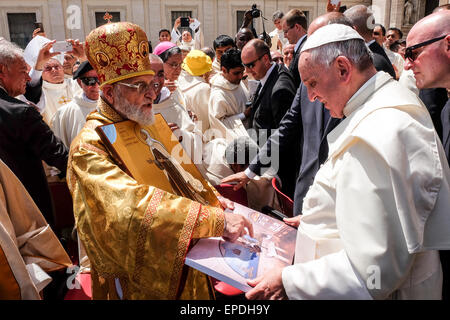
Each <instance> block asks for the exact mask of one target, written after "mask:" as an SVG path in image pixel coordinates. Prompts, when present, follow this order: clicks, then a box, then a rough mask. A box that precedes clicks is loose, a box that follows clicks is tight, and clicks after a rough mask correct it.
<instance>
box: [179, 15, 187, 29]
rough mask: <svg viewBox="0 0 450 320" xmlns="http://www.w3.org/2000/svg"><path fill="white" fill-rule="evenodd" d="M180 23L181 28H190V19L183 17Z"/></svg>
mask: <svg viewBox="0 0 450 320" xmlns="http://www.w3.org/2000/svg"><path fill="white" fill-rule="evenodd" d="M180 22H181V25H180V26H181V27H182V28H187V27H189V18H188V17H181V18H180Z"/></svg>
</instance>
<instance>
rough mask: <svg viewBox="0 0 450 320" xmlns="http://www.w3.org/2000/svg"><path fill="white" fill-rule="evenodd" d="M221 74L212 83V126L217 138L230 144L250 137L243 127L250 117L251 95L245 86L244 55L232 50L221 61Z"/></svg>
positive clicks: (210, 117) (210, 120)
mask: <svg viewBox="0 0 450 320" xmlns="http://www.w3.org/2000/svg"><path fill="white" fill-rule="evenodd" d="M220 64H221V72H220V73H218V74H217V75H215V76H214V77H213V78H212V79H211V95H210V98H209V123H210V126H211V130H214V131H215V132H214V133H213V137H214V138H224V139H226V140H227V141H228V142H231V141H233V140H234V139H235V138H237V137H240V136H248V134H247V131H246V128H245V125H244V123H247V122H248V119H249V117H250V107H246V103H247V102H248V101H249V96H250V94H249V91H248V89H247V87H246V86H245V85H244V83H243V82H242V77H243V75H244V70H245V69H244V66H243V65H242V60H241V51H240V50H238V49H229V50H227V51H226V52H225V53H224V54H223V55H222V57H221V60H220Z"/></svg>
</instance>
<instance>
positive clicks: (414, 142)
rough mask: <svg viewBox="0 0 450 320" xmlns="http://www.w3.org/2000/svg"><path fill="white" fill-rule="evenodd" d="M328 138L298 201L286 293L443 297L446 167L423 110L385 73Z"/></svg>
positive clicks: (448, 225)
mask: <svg viewBox="0 0 450 320" xmlns="http://www.w3.org/2000/svg"><path fill="white" fill-rule="evenodd" d="M344 115H345V116H346V119H345V120H344V121H343V122H341V124H340V125H339V126H337V127H336V128H335V129H334V130H333V131H332V132H331V133H330V134H329V135H328V137H327V138H328V143H329V156H328V159H327V160H326V162H325V163H324V164H323V166H322V167H321V168H320V169H319V171H318V172H317V175H316V177H315V179H314V183H313V185H312V186H311V188H310V190H309V191H308V193H307V194H306V196H305V199H304V202H303V216H302V218H301V221H300V226H299V228H298V234H297V245H296V256H295V264H294V265H292V266H289V267H286V268H284V270H283V273H282V279H283V285H284V288H285V290H286V293H287V295H288V297H289V298H290V299H372V298H373V299H440V298H441V288H442V270H441V265H440V260H439V254H438V251H437V250H441V249H444V250H445V249H447V250H448V249H449V248H450V233H449V230H450V211H449V208H450V187H449V182H450V169H449V166H448V163H447V160H446V158H445V154H444V150H443V148H442V144H441V142H440V140H439V137H438V136H437V134H436V132H435V130H434V127H433V123H432V121H431V118H430V115H429V113H428V112H427V109H426V108H425V106H424V105H423V104H422V102H421V101H420V100H419V99H418V98H417V96H416V95H415V94H414V93H412V92H411V91H409V90H407V89H406V88H404V87H403V86H401V85H399V84H398V82H396V81H395V80H393V79H391V78H390V76H389V75H388V74H386V73H384V72H378V73H377V74H376V75H375V76H374V77H372V78H371V79H370V80H369V81H368V82H366V84H365V85H364V86H363V87H361V89H360V90H358V92H357V93H355V95H354V96H353V97H352V98H351V99H350V100H349V102H348V103H347V105H346V106H345V109H344Z"/></svg>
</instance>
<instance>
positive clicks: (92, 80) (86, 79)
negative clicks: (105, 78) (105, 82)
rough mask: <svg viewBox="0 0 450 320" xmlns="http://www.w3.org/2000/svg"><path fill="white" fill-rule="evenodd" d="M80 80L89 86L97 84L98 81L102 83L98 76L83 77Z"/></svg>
mask: <svg viewBox="0 0 450 320" xmlns="http://www.w3.org/2000/svg"><path fill="white" fill-rule="evenodd" d="M80 80H81V82H83V83H84V84H85V85H87V86H95V84H96V83H98V84H100V80H98V78H97V77H82V78H80Z"/></svg>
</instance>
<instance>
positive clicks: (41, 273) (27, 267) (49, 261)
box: [0, 160, 72, 300]
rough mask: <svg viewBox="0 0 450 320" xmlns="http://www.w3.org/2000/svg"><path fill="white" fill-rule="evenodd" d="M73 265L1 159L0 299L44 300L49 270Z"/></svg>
mask: <svg viewBox="0 0 450 320" xmlns="http://www.w3.org/2000/svg"><path fill="white" fill-rule="evenodd" d="M70 265H72V263H71V261H70V258H69V256H68V255H67V253H66V252H65V250H64V248H63V246H62V245H61V243H60V242H59V240H58V238H57V237H56V235H55V234H54V233H53V231H52V229H51V228H50V226H49V225H48V223H47V222H46V221H45V218H44V216H43V215H42V213H41V212H40V211H39V209H38V207H37V206H36V204H35V203H34V201H33V200H32V199H31V197H30V195H29V194H28V192H27V191H26V189H25V188H24V186H23V185H22V183H21V182H20V181H19V179H17V177H16V176H15V175H14V173H12V171H11V170H10V169H9V168H8V167H7V166H6V164H5V163H4V162H3V161H2V160H0V271H1V272H0V299H26V300H39V299H41V297H40V295H39V292H40V291H41V290H42V289H44V288H45V286H47V285H48V284H49V283H50V282H51V281H52V279H51V277H50V276H49V275H48V274H47V272H50V271H55V270H59V269H62V268H65V267H68V266H70Z"/></svg>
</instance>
